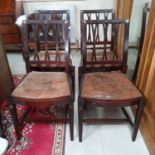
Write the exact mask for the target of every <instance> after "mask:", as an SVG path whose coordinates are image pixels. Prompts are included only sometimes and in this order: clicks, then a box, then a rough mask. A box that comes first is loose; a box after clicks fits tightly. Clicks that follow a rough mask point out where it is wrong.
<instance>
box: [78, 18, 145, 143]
mask: <svg viewBox="0 0 155 155" xmlns="http://www.w3.org/2000/svg"><path fill="white" fill-rule="evenodd" d="M97 27H98V28H97ZM121 28H123V29H124V36H123V38H124V46H123V48H122V49H120V47H119V41H118V40H119V39H118V38H119V36H120V29H121ZM88 29H89V30H88ZM98 32H99V33H98ZM89 33H91V39H90V40H89V39H88V38H89V36H90V35H89ZM128 36H129V21H127V20H121V19H120V20H92V21H85V20H84V21H82V53H83V56H82V69H81V73H82V78H81V82H80V93H79V98H78V116H79V141H80V142H81V141H82V130H83V123H97V122H98V123H114V122H115V123H122V122H128V123H130V124H131V126H132V127H133V135H132V140H133V141H135V139H136V136H137V132H138V128H139V125H140V120H141V117H142V113H143V110H144V107H145V97H144V95H143V94H142V93H141V92H140V91H139V90H138V88H136V86H135V85H134V84H133V83H132V82H131V81H130V80H129V79H128V78H127V76H126V75H125V73H126V71H127V57H128ZM111 42H113V45H112V48H111ZM97 52H98V53H97ZM87 106H92V107H104V108H106V107H110V108H120V109H121V110H122V111H123V113H124V115H125V117H126V118H121V119H120V118H116V119H115V118H114V119H98V118H85V117H84V112H85V111H84V107H87ZM130 106H136V107H137V110H136V115H135V121H134V123H133V122H132V120H131V118H130V117H129V115H128V113H127V110H126V109H125V107H130Z"/></svg>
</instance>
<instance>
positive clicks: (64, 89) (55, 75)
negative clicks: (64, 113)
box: [12, 71, 71, 100]
mask: <svg viewBox="0 0 155 155" xmlns="http://www.w3.org/2000/svg"><path fill="white" fill-rule="evenodd" d="M36 77H37V78H36ZM70 95H71V91H70V86H69V83H68V77H67V74H66V73H65V72H35V71H32V72H30V73H29V74H28V75H27V76H26V78H24V79H23V80H22V82H21V83H20V84H19V85H18V87H17V88H15V89H14V91H13V92H12V96H13V97H16V98H23V99H27V100H28V99H33V100H34V99H38V100H44V99H46V100H49V99H54V98H55V99H56V98H59V97H69V96H70Z"/></svg>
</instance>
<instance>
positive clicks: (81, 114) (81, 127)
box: [78, 98, 83, 142]
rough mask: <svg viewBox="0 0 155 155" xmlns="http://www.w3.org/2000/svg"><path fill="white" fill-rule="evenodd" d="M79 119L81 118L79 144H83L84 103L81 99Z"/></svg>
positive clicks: (79, 102)
mask: <svg viewBox="0 0 155 155" xmlns="http://www.w3.org/2000/svg"><path fill="white" fill-rule="evenodd" d="M78 118H79V120H78V121H79V142H82V131H83V121H82V120H83V101H82V100H81V99H80V98H79V101H78Z"/></svg>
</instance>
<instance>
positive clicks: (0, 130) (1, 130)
mask: <svg viewBox="0 0 155 155" xmlns="http://www.w3.org/2000/svg"><path fill="white" fill-rule="evenodd" d="M0 133H2V137H5V136H4V128H3V124H2V116H1V112H0Z"/></svg>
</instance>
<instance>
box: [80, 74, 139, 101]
mask: <svg viewBox="0 0 155 155" xmlns="http://www.w3.org/2000/svg"><path fill="white" fill-rule="evenodd" d="M140 96H142V95H141V93H140V92H139V90H138V89H137V88H136V87H135V86H134V85H133V84H132V82H131V81H130V80H129V79H128V78H127V77H126V75H125V74H123V73H119V72H109V73H108V72H107V73H106V72H96V73H87V74H85V76H84V81H83V85H82V91H81V97H84V98H89V99H98V100H126V99H132V98H136V97H140Z"/></svg>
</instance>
